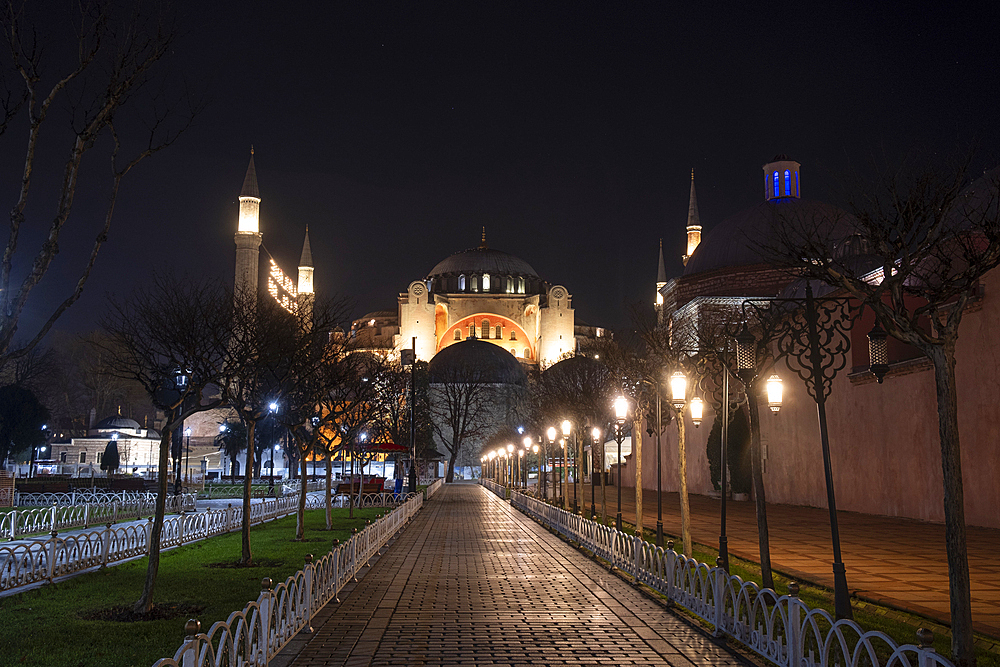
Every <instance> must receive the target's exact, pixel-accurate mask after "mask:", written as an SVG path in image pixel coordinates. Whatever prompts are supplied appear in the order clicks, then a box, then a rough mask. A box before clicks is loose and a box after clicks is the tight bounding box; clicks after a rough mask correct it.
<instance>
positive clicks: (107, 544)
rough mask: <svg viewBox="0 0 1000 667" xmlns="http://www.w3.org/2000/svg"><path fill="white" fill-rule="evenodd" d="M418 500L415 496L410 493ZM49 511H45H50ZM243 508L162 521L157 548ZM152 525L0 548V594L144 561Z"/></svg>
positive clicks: (286, 505)
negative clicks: (98, 568) (95, 569)
mask: <svg viewBox="0 0 1000 667" xmlns="http://www.w3.org/2000/svg"><path fill="white" fill-rule="evenodd" d="M413 496H419V497H420V498H421V500H422V499H423V496H422V495H421V494H413ZM361 500H362V505H361V506H362V507H391V506H393V505H396V504H399V503H402V502H406V501H407V500H408V498H405V497H403V498H400V499H398V500H396V499H394V498H393V497H392V494H391V493H389V494H371V495H370V496H362V498H361ZM322 507H325V500H324V499H323V497H322V496H308V497H307V498H306V508H307V509H318V508H322ZM297 508H298V497H296V496H289V497H287V498H279V499H271V500H265V501H263V502H257V503H254V504H252V505H251V506H250V524H251V525H255V524H258V523H263V522H265V521H271V520H273V519H279V518H281V517H285V516H289V515H291V514H295V512H296V509H297ZM50 509H51V508H50ZM242 522H243V507H242V505H241V506H238V507H234V506H232V505H230V506H229V507H227V508H226V509H224V510H209V511H207V512H197V513H192V514H186V513H181V514H180V515H179V516H175V517H168V518H167V519H165V520H164V522H163V531H162V532H161V535H160V548H161V549H169V548H171V547H176V546H180V545H182V544H187V543H189V542H196V541H198V540H203V539H205V538H207V537H212V536H214V535H222V534H225V533H228V532H232V531H235V530H240V528H241V526H242ZM152 529H153V520H152V518H150V519H149V520H148V521H146V522H145V523H138V524H130V525H125V526H117V527H116V526H113V525H112V524H111V523H110V522H109V523H107V525H105V527H104V528H102V529H99V530H91V531H84V532H81V533H76V534H70V535H66V536H63V537H60V536H59V535H58V532H57V531H56V530H53V531H52V536H51V537H49V538H47V539H44V540H43V539H37V540H31V541H28V542H23V543H15V544H7V545H3V546H0V591H12V590H14V589H17V588H24V587H27V586H31V585H34V584H38V583H45V582H51V581H53V580H54V579H55V578H57V577H64V576H67V575H71V574H75V573H77V572H80V571H82V570H86V569H88V568H91V567H96V566H101V567H104V566H107V565H110V564H113V563H116V562H120V561H123V560H127V559H129V558H134V557H137V556H145V555H147V554H148V553H149V542H150V535H151V533H152Z"/></svg>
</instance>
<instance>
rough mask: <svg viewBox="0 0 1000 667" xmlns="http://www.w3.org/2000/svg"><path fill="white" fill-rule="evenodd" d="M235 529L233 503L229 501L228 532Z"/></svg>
mask: <svg viewBox="0 0 1000 667" xmlns="http://www.w3.org/2000/svg"><path fill="white" fill-rule="evenodd" d="M232 529H233V504H232V503H228V504H227V505H226V532H227V533H228V532H229V531H231V530H232Z"/></svg>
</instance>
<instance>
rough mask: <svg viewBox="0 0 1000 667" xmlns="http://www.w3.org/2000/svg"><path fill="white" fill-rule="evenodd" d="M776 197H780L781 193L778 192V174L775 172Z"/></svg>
mask: <svg viewBox="0 0 1000 667" xmlns="http://www.w3.org/2000/svg"><path fill="white" fill-rule="evenodd" d="M774 196H775V197H778V196H780V192H779V191H778V172H774Z"/></svg>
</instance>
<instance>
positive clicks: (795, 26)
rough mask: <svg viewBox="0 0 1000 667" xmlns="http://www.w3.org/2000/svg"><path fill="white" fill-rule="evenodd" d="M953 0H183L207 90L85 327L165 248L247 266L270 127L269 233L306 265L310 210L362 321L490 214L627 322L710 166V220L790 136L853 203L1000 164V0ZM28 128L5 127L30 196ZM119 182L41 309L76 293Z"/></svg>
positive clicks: (513, 242)
mask: <svg viewBox="0 0 1000 667" xmlns="http://www.w3.org/2000/svg"><path fill="white" fill-rule="evenodd" d="M47 4H51V5H53V6H54V7H58V8H60V9H61V8H63V7H64V6H65V5H67V4H69V3H63V2H50V3H47ZM945 4H946V3H858V2H854V3H832V4H830V3H825V4H818V3H816V4H815V5H814V3H795V4H788V5H783V4H780V3H726V4H711V3H673V2H655V3H639V2H635V3H622V2H602V3H590V2H565V3H560V2H535V3H520V2H486V1H482V2H480V1H475V2H461V3H448V4H443V3H432V2H400V3H376V2H323V3H319V2H315V3H273V2H268V3H265V2H238V3H237V2H197V3H195V2H191V3H181V4H179V5H178V6H177V7H175V14H176V20H177V24H178V26H179V28H180V29H181V31H182V35H181V37H180V38H179V39H178V40H177V42H176V45H175V48H174V52H173V53H172V55H171V57H170V59H169V61H168V62H167V63H165V64H167V65H169V67H170V72H171V75H172V76H177V75H184V76H185V77H186V78H188V80H189V81H190V83H191V84H192V85H193V86H194V87H195V89H196V90H199V91H201V94H202V95H203V96H204V97H205V99H206V100H207V101H208V103H209V104H208V107H207V108H206V110H205V111H204V112H203V113H202V114H201V115H200V116H199V117H198V118H197V122H196V124H195V126H194V127H193V128H192V129H190V130H189V131H188V132H187V133H186V134H185V135H183V136H182V138H181V139H180V140H179V141H178V142H177V144H176V145H174V146H173V147H171V148H170V149H169V150H168V151H166V152H163V153H161V154H158V155H156V156H154V157H153V158H151V159H149V160H148V161H146V162H144V163H143V164H141V165H140V167H139V168H138V169H137V171H136V172H135V173H133V174H131V175H130V176H129V177H128V180H127V181H126V183H125V189H124V191H123V193H122V198H121V201H120V205H119V207H118V209H117V212H116V217H115V223H114V229H113V231H112V234H111V238H110V241H109V243H108V244H107V246H106V248H105V250H104V252H103V253H102V256H101V257H100V259H99V260H98V267H97V269H96V270H95V272H94V275H93V278H92V280H91V282H90V284H89V285H88V288H87V292H86V294H85V296H84V298H83V299H82V300H81V302H80V303H78V304H77V305H76V306H75V307H74V308H73V309H72V310H71V311H70V313H69V314H68V315H67V316H66V317H65V318H64V320H63V321H62V322H61V324H60V328H63V329H69V330H76V331H81V330H86V329H88V328H89V327H91V326H93V324H94V321H95V315H96V314H97V313H99V312H100V311H101V309H102V308H103V306H104V299H105V295H106V293H107V292H108V291H116V292H119V293H123V292H127V291H128V290H130V289H131V288H132V287H133V286H134V285H136V284H139V283H141V280H142V278H143V276H145V275H148V274H149V273H150V272H151V271H153V270H164V269H168V268H169V269H171V270H173V271H175V272H179V273H185V272H187V273H193V274H201V273H208V274H212V275H218V276H224V277H226V278H228V279H230V280H231V277H232V271H233V261H234V260H233V252H234V251H233V249H234V245H233V233H234V231H235V229H236V218H237V197H238V195H239V189H240V186H241V183H242V180H243V176H244V172H245V170H246V166H247V161H248V158H249V148H250V145H251V144H253V145H254V147H255V150H256V165H257V174H258V179H259V184H260V193H261V199H262V203H261V231H262V232H263V235H264V245H265V247H266V248H267V249H268V250H269V251H270V252H271V253H272V254H273V255H274V256H275V257H276V258H277V259H278V260H279V261H280V263H281V264H282V266H283V267H284V268H285V269H286V270H288V271H290V272H294V270H295V267H296V265H297V261H298V255H299V251H300V249H301V243H302V235H303V230H304V228H305V226H306V225H307V224H308V225H309V229H310V234H311V238H312V248H313V256H314V259H315V264H316V281H317V290H318V291H319V292H320V293H321V294H328V295H329V294H331V293H340V294H344V295H347V296H349V297H351V298H353V299H354V301H355V302H356V304H357V309H356V315H358V316H360V314H362V313H364V312H366V311H369V310H377V309H387V308H395V303H396V295H397V293H398V292H400V291H402V290H405V289H406V286H407V285H408V284H409V282H410V281H412V280H415V279H418V278H421V277H423V276H424V275H426V273H427V272H428V271H429V270H430V269H431V268H432V267H433V266H434V265H435V264H436V263H437V262H438V261H440V260H441V259H443V258H444V257H446V256H447V255H449V254H451V253H453V252H456V251H459V250H462V249H464V248H468V247H472V246H475V245H477V244H478V241H479V235H480V229H481V227H482V226H484V225H485V227H486V230H487V237H488V242H489V245H490V246H491V247H494V248H497V249H500V250H504V251H506V252H510V253H512V254H514V255H517V256H519V257H521V258H523V259H525V260H526V261H528V262H529V263H530V264H531V265H532V266H533V267H534V268H535V270H536V271H537V272H538V273H539V274H540V275H541V276H542V277H543V278H545V279H546V280H549V281H551V282H553V283H560V284H564V285H566V287H567V288H568V289H569V290H570V292H571V293H572V294H573V295H574V306H575V307H576V309H577V318H578V319H579V320H583V321H586V322H588V323H592V324H600V325H606V326H613V327H623V326H627V323H628V307H627V306H628V304H629V303H631V302H636V301H639V300H642V301H650V300H651V299H652V297H653V282H654V280H655V277H656V259H657V255H656V253H657V242H658V239H659V238H661V237H662V238H663V245H664V251H665V254H666V259H667V268H668V274H671V275H676V274H678V273H679V272H680V271H681V263H680V255H681V254H682V253H683V250H684V240H685V236H684V224H685V218H686V213H687V198H688V188H689V182H690V181H689V173H690V170H691V168H692V167H693V168H695V169H696V184H697V188H698V196H699V205H700V208H701V216H702V222H703V224H704V225H705V228H706V230H708V229H711V227H712V226H714V225H716V224H718V223H720V222H721V221H723V220H724V219H725V218H726V217H728V216H729V215H732V214H734V213H736V212H737V211H739V210H740V209H742V208H745V207H747V206H750V205H753V204H755V203H756V202H757V201H759V199H760V196H761V193H760V191H761V187H760V183H761V165H763V164H764V163H765V162H767V161H768V160H769V159H770V158H771V157H772V156H773V155H775V154H776V153H786V154H788V155H790V156H792V157H793V158H795V159H796V160H798V161H799V162H801V163H802V190H803V194H804V196H806V197H809V198H817V199H824V200H827V201H831V202H832V203H841V202H842V201H843V200H844V198H845V192H846V191H845V187H844V186H845V183H847V182H850V181H851V179H852V177H853V176H854V175H860V177H861V178H862V179H863V178H865V177H866V176H867V175H868V174H870V164H871V162H872V160H873V159H877V160H882V161H884V162H888V163H890V164H894V163H896V162H898V161H899V160H901V159H903V158H904V157H916V158H923V157H927V156H934V155H953V154H960V153H962V152H964V151H967V150H968V149H969V148H970V146H973V145H975V147H976V148H977V161H976V167H977V168H982V167H986V166H992V165H994V164H996V163H998V162H1000V157H998V150H997V148H998V139H1000V129H998V123H997V109H998V101H1000V100H998V83H1000V76H998V75H997V73H996V65H997V62H1000V60H998V55H1000V54H998V50H1000V49H998V43H1000V41H998V40H997V38H996V27H997V25H1000V23H998V21H997V19H998V18H1000V16H998V10H997V9H996V4H995V3H964V4H962V5H955V6H954V7H949V6H945ZM22 136H23V135H13V136H12V135H11V134H10V133H9V134H8V136H6V137H4V138H3V140H2V143H0V146H2V151H3V153H2V154H0V155H2V160H3V165H2V167H3V169H4V171H3V174H4V175H5V176H4V179H5V180H6V181H7V182H8V184H7V185H6V186H0V194H2V195H3V198H4V200H5V201H8V202H12V201H13V199H12V197H13V193H12V188H11V187H10V183H11V182H14V180H13V179H12V176H13V177H14V178H16V174H17V170H16V168H15V167H16V165H17V162H18V159H20V157H21V156H22V155H23V143H24V142H23V139H22ZM87 166H90V167H92V168H93V169H95V170H97V169H103V165H102V164H100V165H99V164H98V163H97V162H96V161H95V162H93V163H89V164H88V165H87ZM53 173H55V174H56V175H58V167H57V168H56V171H55V172H53ZM95 173H96V172H95ZM93 192H94V191H93V189H91V190H88V191H83V190H82V191H81V194H80V197H79V198H78V204H77V208H76V210H75V212H74V218H73V219H71V222H70V226H68V227H67V236H66V238H65V240H64V243H63V246H62V252H61V254H60V255H59V257H58V259H57V262H56V264H54V265H53V266H54V270H53V273H52V275H51V276H50V277H49V278H48V279H47V281H46V286H45V287H46V291H45V292H44V293H42V294H40V300H39V301H38V302H36V305H38V306H40V305H42V301H41V298H43V297H44V298H45V299H49V298H53V297H54V295H55V294H57V293H60V291H65V290H66V289H68V286H69V283H67V282H63V283H62V284H57V280H58V279H62V280H64V281H65V280H68V279H69V278H70V276H71V275H73V271H74V270H75V268H76V266H78V263H79V250H80V248H81V247H83V245H82V244H83V241H84V239H86V238H87V235H86V234H83V231H84V230H87V229H89V228H90V227H92V226H93V224H94V222H95V220H96V219H97V215H98V212H99V208H98V207H97V206H96V205H95V202H96V198H95V196H94V195H93ZM8 206H9V204H8ZM51 208H52V205H51V203H50V202H44V201H43V202H39V206H38V207H37V208H35V209H32V211H31V213H32V214H33V215H34V217H29V221H32V222H34V224H36V225H42V224H44V223H45V222H47V220H48V218H47V216H48V215H49V214H50V213H51ZM88 226H90V227H88ZM74 234H75V235H74ZM88 234H89V232H88ZM74 262H76V264H74ZM40 313H41V311H40V310H37V309H34V308H33V309H29V311H28V312H27V313H26V319H25V325H27V324H29V323H31V322H35V321H37V319H38V316H39V315H40Z"/></svg>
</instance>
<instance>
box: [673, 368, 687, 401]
mask: <svg viewBox="0 0 1000 667" xmlns="http://www.w3.org/2000/svg"><path fill="white" fill-rule="evenodd" d="M687 386H688V380H687V376H686V375H684V373H683V372H681V371H674V374H673V375H671V376H670V402H671V403H673V404H674V407H675V408H677V409H678V410H680V409H681V408H683V407H684V403H686V402H687Z"/></svg>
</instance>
